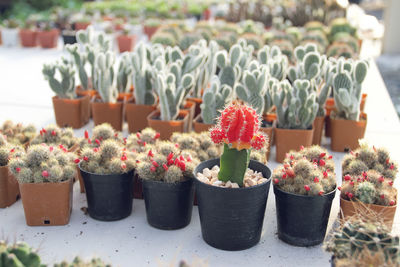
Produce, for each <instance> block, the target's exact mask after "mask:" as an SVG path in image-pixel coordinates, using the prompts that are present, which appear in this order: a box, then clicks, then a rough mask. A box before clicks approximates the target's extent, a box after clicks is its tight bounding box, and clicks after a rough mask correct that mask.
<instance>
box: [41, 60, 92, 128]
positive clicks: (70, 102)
mask: <svg viewBox="0 0 400 267" xmlns="http://www.w3.org/2000/svg"><path fill="white" fill-rule="evenodd" d="M42 73H43V76H44V78H45V79H46V80H47V81H48V82H49V86H50V88H51V90H53V92H54V93H56V96H53V98H52V100H53V108H54V114H55V117H56V122H57V125H58V126H60V127H72V128H75V129H79V128H81V127H82V126H84V125H85V124H86V123H88V121H89V111H90V98H89V96H87V95H86V96H82V97H77V96H76V93H75V70H74V66H73V63H72V62H71V61H69V60H67V59H65V58H62V59H61V61H60V62H56V63H55V64H44V65H43V70H42ZM56 75H59V76H60V77H61V79H60V80H58V79H56Z"/></svg>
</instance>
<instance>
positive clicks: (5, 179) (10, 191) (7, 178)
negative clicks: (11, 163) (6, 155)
mask: <svg viewBox="0 0 400 267" xmlns="http://www.w3.org/2000/svg"><path fill="white" fill-rule="evenodd" d="M18 198H19V187H18V182H17V180H16V179H15V177H14V175H12V174H11V172H9V171H8V166H0V208H1V209H3V208H6V207H9V206H11V205H12V204H14V203H15V202H16V201H17V200H18Z"/></svg>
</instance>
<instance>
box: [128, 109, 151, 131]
mask: <svg viewBox="0 0 400 267" xmlns="http://www.w3.org/2000/svg"><path fill="white" fill-rule="evenodd" d="M155 110H156V106H153V105H137V104H135V102H134V101H131V102H128V103H126V105H125V112H126V121H127V123H128V129H129V132H130V133H136V132H140V131H141V130H143V129H145V128H146V127H148V126H149V124H148V120H147V117H148V116H149V115H150V113H152V112H153V111H155Z"/></svg>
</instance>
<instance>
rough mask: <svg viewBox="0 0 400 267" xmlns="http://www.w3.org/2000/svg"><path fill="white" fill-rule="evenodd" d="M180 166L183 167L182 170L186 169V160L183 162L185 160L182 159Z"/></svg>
mask: <svg viewBox="0 0 400 267" xmlns="http://www.w3.org/2000/svg"><path fill="white" fill-rule="evenodd" d="M179 168H181V171H183V172H184V171H186V164H185V162H183V161H180V162H179Z"/></svg>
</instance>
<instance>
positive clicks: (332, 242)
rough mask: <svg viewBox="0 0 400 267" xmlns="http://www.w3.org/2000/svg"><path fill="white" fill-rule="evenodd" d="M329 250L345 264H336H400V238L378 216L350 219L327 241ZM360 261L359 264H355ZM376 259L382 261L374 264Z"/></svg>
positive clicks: (336, 260)
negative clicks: (375, 217) (374, 217)
mask: <svg viewBox="0 0 400 267" xmlns="http://www.w3.org/2000/svg"><path fill="white" fill-rule="evenodd" d="M325 249H326V250H327V251H329V252H332V253H333V255H334V257H335V262H336V263H341V264H339V265H336V266H398V265H399V264H400V243H399V237H398V236H395V235H393V234H391V233H390V230H389V229H387V227H386V225H385V224H384V223H382V222H380V221H379V220H375V219H372V220H371V219H370V218H369V219H366V218H363V217H360V218H359V217H352V218H350V219H349V220H347V221H345V222H344V223H343V224H342V226H341V227H339V228H338V229H336V230H335V231H334V232H333V234H332V237H331V238H330V239H328V241H327V242H326V244H325ZM356 261H358V263H357V264H355V265H353V264H351V263H354V262H356ZM372 262H375V263H377V262H379V264H371V263H372ZM346 263H347V265H345V264H346ZM362 263H364V264H362ZM367 263H369V264H367Z"/></svg>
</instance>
